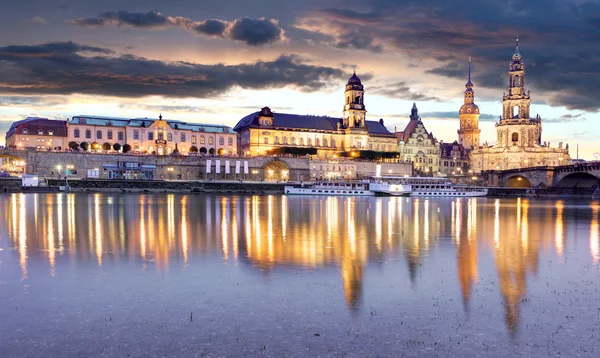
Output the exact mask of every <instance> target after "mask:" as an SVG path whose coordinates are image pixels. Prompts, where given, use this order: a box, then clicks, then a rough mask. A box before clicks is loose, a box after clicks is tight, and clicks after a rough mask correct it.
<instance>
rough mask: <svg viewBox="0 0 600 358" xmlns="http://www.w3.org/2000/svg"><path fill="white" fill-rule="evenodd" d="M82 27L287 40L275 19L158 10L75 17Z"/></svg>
mask: <svg viewBox="0 0 600 358" xmlns="http://www.w3.org/2000/svg"><path fill="white" fill-rule="evenodd" d="M71 23H73V24H75V25H77V26H80V27H101V26H105V25H117V26H132V27H136V28H142V29H164V28H182V29H185V30H187V31H190V32H192V33H194V34H197V35H203V36H211V37H228V38H231V39H233V40H236V41H241V42H244V43H246V44H248V45H250V46H262V45H266V44H270V43H274V42H278V41H283V40H285V32H284V31H283V29H282V28H281V27H279V23H278V22H277V20H274V19H265V18H260V19H250V18H243V19H238V20H234V21H231V22H229V21H223V20H217V19H210V20H205V21H193V20H191V19H188V18H186V17H181V16H177V17H171V16H166V15H163V14H162V13H160V12H158V11H154V10H152V11H147V12H129V11H125V10H120V11H116V12H114V11H109V12H103V13H101V14H100V15H98V17H92V18H80V19H75V20H71Z"/></svg>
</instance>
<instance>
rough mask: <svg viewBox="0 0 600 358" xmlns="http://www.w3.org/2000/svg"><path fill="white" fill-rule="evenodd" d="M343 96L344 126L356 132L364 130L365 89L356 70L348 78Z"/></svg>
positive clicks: (365, 126)
mask: <svg viewBox="0 0 600 358" xmlns="http://www.w3.org/2000/svg"><path fill="white" fill-rule="evenodd" d="M344 96H345V98H346V103H345V104H344V128H347V129H349V130H351V131H358V132H362V131H366V130H367V125H366V123H365V116H366V114H367V110H366V109H365V103H364V97H365V89H364V87H363V85H362V83H361V82H360V78H358V76H357V75H356V72H354V74H353V75H352V77H350V79H349V80H348V84H347V85H346V91H344Z"/></svg>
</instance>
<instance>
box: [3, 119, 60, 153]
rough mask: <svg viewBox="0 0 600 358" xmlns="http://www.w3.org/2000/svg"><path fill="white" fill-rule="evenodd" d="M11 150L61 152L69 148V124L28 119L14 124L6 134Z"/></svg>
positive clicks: (7, 144) (7, 143) (49, 120)
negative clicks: (33, 149)
mask: <svg viewBox="0 0 600 358" xmlns="http://www.w3.org/2000/svg"><path fill="white" fill-rule="evenodd" d="M6 146H7V147H9V148H11V147H12V148H21V149H22V148H37V149H38V150H61V149H65V148H66V147H67V122H66V121H57V120H51V119H47V118H37V117H27V118H26V119H23V120H21V121H17V122H14V123H13V124H12V125H11V126H10V128H9V130H8V131H7V132H6Z"/></svg>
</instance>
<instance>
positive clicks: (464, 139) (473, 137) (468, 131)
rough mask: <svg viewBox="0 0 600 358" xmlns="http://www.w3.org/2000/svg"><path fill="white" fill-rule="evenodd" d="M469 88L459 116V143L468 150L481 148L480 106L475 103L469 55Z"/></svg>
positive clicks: (466, 85) (467, 86)
mask: <svg viewBox="0 0 600 358" xmlns="http://www.w3.org/2000/svg"><path fill="white" fill-rule="evenodd" d="M465 87H466V88H467V89H466V90H465V100H464V104H463V105H462V106H461V107H460V111H459V112H458V118H459V119H460V129H459V130H458V143H459V144H461V145H462V146H463V147H464V148H466V149H467V150H471V149H474V148H479V134H480V133H481V130H480V129H479V107H478V106H477V105H476V104H475V91H473V82H471V58H470V57H469V74H468V77H467V83H466V84H465Z"/></svg>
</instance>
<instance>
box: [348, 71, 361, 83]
mask: <svg viewBox="0 0 600 358" xmlns="http://www.w3.org/2000/svg"><path fill="white" fill-rule="evenodd" d="M348 84H349V85H362V82H360V78H358V76H357V75H356V72H354V74H353V75H352V77H350V79H349V80H348Z"/></svg>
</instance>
